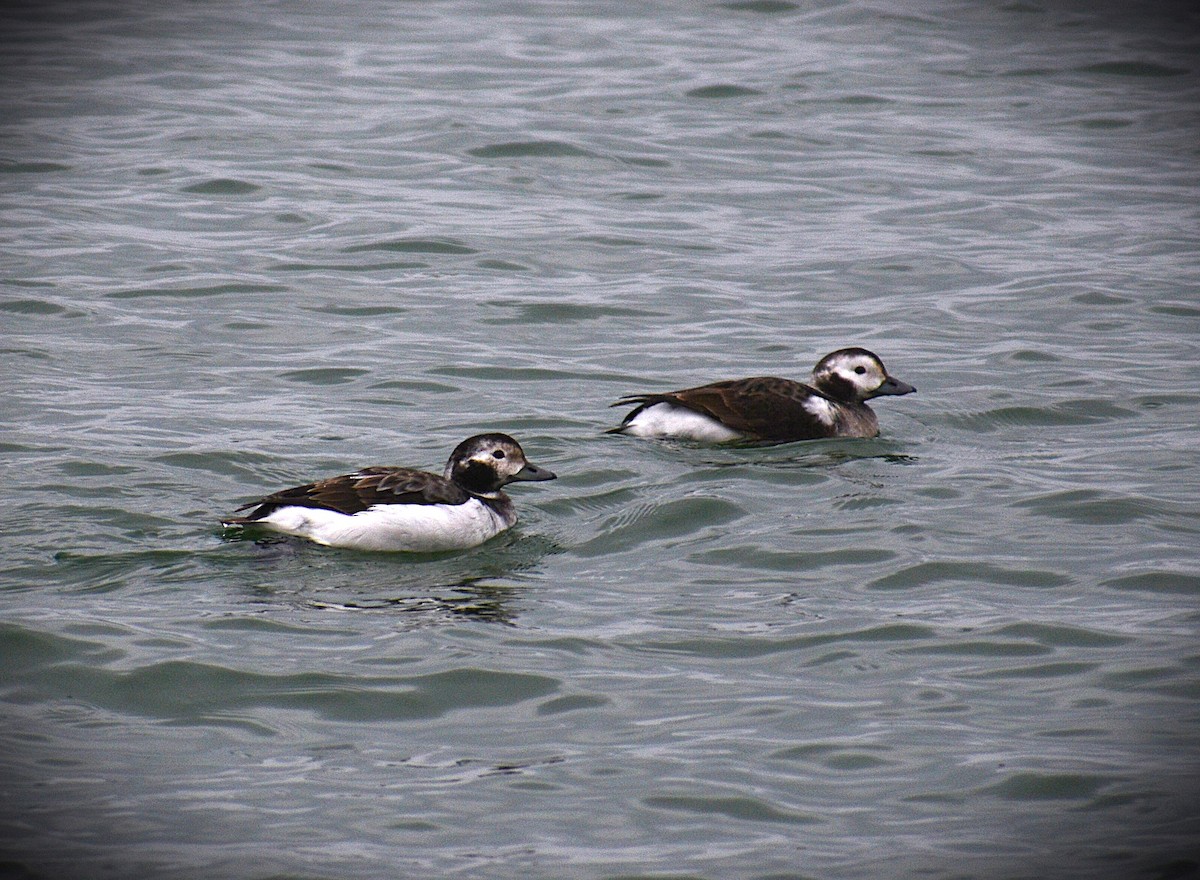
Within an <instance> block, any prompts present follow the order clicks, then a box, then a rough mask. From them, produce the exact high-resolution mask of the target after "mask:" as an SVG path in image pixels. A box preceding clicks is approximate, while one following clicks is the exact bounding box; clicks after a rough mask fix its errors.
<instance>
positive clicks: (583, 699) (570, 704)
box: [537, 694, 612, 715]
mask: <svg viewBox="0 0 1200 880" xmlns="http://www.w3.org/2000/svg"><path fill="white" fill-rule="evenodd" d="M611 702H612V700H610V699H609V698H608V697H603V696H592V695H589V694H571V695H569V696H565V697H557V698H555V699H553V700H547V701H546V702H544V703H542V704H541V705H539V706H538V707H537V714H538V715H558V714H561V713H563V712H577V711H579V710H580V709H598V708H600V707H601V706H607V705H608V704H609V703H611Z"/></svg>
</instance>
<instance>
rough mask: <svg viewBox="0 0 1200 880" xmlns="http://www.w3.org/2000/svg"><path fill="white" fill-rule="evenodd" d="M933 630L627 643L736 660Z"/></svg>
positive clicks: (901, 627)
mask: <svg viewBox="0 0 1200 880" xmlns="http://www.w3.org/2000/svg"><path fill="white" fill-rule="evenodd" d="M935 637H936V631H935V630H934V629H932V628H931V627H928V626H922V625H918V624H912V623H893V624H886V625H884V626H874V627H867V628H864V629H859V630H851V631H848V632H840V633H822V634H820V635H811V636H793V637H790V638H783V639H773V638H764V637H763V636H747V637H738V636H715V637H698V638H687V639H673V640H672V639H664V640H659V641H646V642H640V643H628V645H627V646H628V647H630V648H631V649H634V650H638V651H648V652H651V653H656V654H657V653H664V654H685V655H690V656H697V657H707V658H712V659H722V660H740V659H744V658H747V657H763V656H767V655H770V654H778V653H781V652H785V651H803V650H806V649H809V648H815V647H822V646H824V645H829V644H840V643H843V642H848V643H850V644H891V643H896V642H908V641H920V640H924V639H934V638H935Z"/></svg>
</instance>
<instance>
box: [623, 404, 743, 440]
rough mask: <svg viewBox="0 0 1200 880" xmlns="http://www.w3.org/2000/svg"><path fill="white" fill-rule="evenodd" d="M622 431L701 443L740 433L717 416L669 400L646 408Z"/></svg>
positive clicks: (733, 437) (642, 435) (727, 438)
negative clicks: (721, 421)
mask: <svg viewBox="0 0 1200 880" xmlns="http://www.w3.org/2000/svg"><path fill="white" fill-rule="evenodd" d="M622 430H623V431H624V433H626V434H632V435H633V436H634V437H674V438H676V439H679V440H695V441H697V442H700V443H723V442H725V441H727V440H737V439H739V438H740V437H742V436H743V435H742V434H739V433H738V432H737V431H735V430H733V429H732V428H727V427H725V425H722V424H721V423H720V422H718V421H717V420H716V419H711V418H709V417H708V416H706V415H703V414H701V413H698V412H695V411H694V410H690V409H686V408H684V407H682V406H675V405H674V404H671V403H656V404H653V405H652V406H648V407H646V408H645V409H644V410H642V411H641V412H640V413H638V414H637V415H636V416H634V417H633V419H631V420H630V421H629V423H628V424H627V425H625V427H624V428H623V429H622Z"/></svg>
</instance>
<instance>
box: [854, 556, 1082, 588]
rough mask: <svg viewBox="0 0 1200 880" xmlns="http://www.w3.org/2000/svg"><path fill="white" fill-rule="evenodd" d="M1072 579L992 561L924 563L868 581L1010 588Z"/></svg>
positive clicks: (890, 584)
mask: <svg viewBox="0 0 1200 880" xmlns="http://www.w3.org/2000/svg"><path fill="white" fill-rule="evenodd" d="M1070 582H1071V579H1070V578H1068V577H1066V576H1065V575H1060V574H1055V573H1054V572H1049V571H1039V570H1037V569H1012V568H1003V567H1002V566H999V565H994V564H992V563H990V562H980V561H978V560H963V561H957V562H921V563H918V564H916V565H911V566H909V567H907V568H904V569H901V570H900V571H897V572H893V573H892V574H889V575H885V576H883V577H881V578H877V579H876V580H874V581H871V582H870V583H869V584H867V587H868V588H869V589H872V590H911V589H914V588H916V587H928V586H932V585H933V584H938V583H964V584H980V583H984V584H997V585H1000V586H1008V587H1037V588H1041V589H1044V588H1047V587H1063V586H1066V585H1067V584H1069V583H1070Z"/></svg>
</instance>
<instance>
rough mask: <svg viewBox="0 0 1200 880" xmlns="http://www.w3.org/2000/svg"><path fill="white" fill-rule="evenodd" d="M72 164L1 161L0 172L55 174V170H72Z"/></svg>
mask: <svg viewBox="0 0 1200 880" xmlns="http://www.w3.org/2000/svg"><path fill="white" fill-rule="evenodd" d="M71 167H72V166H70V165H63V164H62V163H61V162H12V161H8V160H5V161H0V174H53V173H54V172H55V171H70V170H71Z"/></svg>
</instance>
